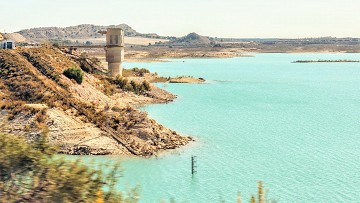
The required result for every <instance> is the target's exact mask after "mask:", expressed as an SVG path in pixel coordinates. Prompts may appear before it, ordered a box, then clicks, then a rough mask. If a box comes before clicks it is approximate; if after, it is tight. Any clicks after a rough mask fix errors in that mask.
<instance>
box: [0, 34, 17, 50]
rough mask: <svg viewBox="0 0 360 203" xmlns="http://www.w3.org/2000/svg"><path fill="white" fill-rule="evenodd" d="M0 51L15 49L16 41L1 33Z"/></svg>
mask: <svg viewBox="0 0 360 203" xmlns="http://www.w3.org/2000/svg"><path fill="white" fill-rule="evenodd" d="M0 49H15V41H14V40H11V39H7V38H6V37H5V35H3V34H1V33H0Z"/></svg>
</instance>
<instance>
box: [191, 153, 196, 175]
mask: <svg viewBox="0 0 360 203" xmlns="http://www.w3.org/2000/svg"><path fill="white" fill-rule="evenodd" d="M196 172H197V171H196V156H191V175H192V176H194V174H195V173H196Z"/></svg>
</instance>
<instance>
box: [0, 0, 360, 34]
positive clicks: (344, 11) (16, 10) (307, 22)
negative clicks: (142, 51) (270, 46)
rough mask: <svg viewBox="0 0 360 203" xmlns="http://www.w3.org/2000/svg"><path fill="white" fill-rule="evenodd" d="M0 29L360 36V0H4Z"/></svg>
mask: <svg viewBox="0 0 360 203" xmlns="http://www.w3.org/2000/svg"><path fill="white" fill-rule="evenodd" d="M0 3H1V5H7V6H10V8H6V9H1V12H0V31H1V32H3V31H4V30H5V31H6V32H12V31H19V30H21V29H24V28H31V27H47V26H60V27H66V26H71V25H78V24H98V25H113V24H120V23H127V24H129V25H130V26H131V27H133V28H134V29H135V30H137V31H138V32H142V33H153V32H155V33H158V34H160V35H168V36H183V35H185V34H187V33H189V32H197V33H199V34H202V35H207V36H213V37H240V38H246V37H288V38H290V37H291V38H297V37H319V36H335V37H350V36H351V37H360V0H126V1H122V0H0Z"/></svg>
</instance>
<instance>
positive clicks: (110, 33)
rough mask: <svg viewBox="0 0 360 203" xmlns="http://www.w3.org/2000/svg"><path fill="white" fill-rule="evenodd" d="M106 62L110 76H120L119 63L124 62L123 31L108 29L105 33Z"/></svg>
mask: <svg viewBox="0 0 360 203" xmlns="http://www.w3.org/2000/svg"><path fill="white" fill-rule="evenodd" d="M105 52H106V61H107V62H108V70H109V75H110V76H113V77H115V76H117V75H120V76H122V68H121V63H122V62H123V61H124V30H122V29H121V28H108V29H107V32H106V46H105Z"/></svg>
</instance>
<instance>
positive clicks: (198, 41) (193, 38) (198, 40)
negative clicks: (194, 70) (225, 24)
mask: <svg viewBox="0 0 360 203" xmlns="http://www.w3.org/2000/svg"><path fill="white" fill-rule="evenodd" d="M171 43H172V44H185V45H186V44H188V45H207V44H210V43H211V40H210V38H209V37H205V36H201V35H199V34H196V33H194V32H193V33H190V34H188V35H186V36H184V37H180V38H175V39H173V40H172V41H171Z"/></svg>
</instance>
